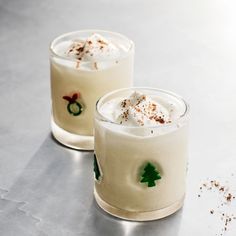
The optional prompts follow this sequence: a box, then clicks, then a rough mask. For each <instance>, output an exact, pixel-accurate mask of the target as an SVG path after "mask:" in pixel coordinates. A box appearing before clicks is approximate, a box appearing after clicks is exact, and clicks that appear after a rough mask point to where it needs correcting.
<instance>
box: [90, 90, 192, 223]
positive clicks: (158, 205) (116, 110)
mask: <svg viewBox="0 0 236 236" xmlns="http://www.w3.org/2000/svg"><path fill="white" fill-rule="evenodd" d="M96 109H97V110H96V117H95V155H94V171H95V198H96V200H97V202H98V204H99V205H100V206H101V207H102V208H103V209H104V210H105V211H107V212H108V213H110V214H112V215H115V216H118V217H120V218H124V219H129V220H140V221H145V220H153V219H158V218H162V217H165V216H167V215H170V214H172V213H174V212H175V211H177V210H178V209H179V208H181V206H182V205H183V200H184V195H185V179H186V168H187V155H188V153H187V146H188V105H187V104H186V102H185V101H184V100H183V99H182V98H180V97H179V96H177V95H175V94H172V93H169V92H166V91H163V90H158V89H151V88H130V89H121V90H117V91H114V92H111V93H109V94H107V95H105V96H104V97H102V98H101V99H100V100H99V102H98V103H97V107H96Z"/></svg>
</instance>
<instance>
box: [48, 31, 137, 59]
mask: <svg viewBox="0 0 236 236" xmlns="http://www.w3.org/2000/svg"><path fill="white" fill-rule="evenodd" d="M86 32H87V33H89V32H91V33H101V34H102V33H108V34H110V35H115V36H119V37H121V38H123V39H124V40H126V41H127V42H128V43H129V48H128V50H127V52H125V53H124V54H123V55H122V56H119V57H117V58H115V59H107V60H106V59H102V60H99V61H100V62H107V61H111V60H119V59H123V58H126V57H128V56H129V54H130V53H131V52H133V49H134V42H133V41H132V40H131V39H129V38H128V37H126V36H125V35H123V34H120V33H118V32H113V31H109V30H100V29H86V30H75V31H70V32H67V33H64V34H60V35H58V36H57V37H55V38H54V39H53V40H52V41H51V43H50V45H49V52H50V53H51V55H53V56H55V57H57V58H60V59H63V60H67V61H70V62H77V61H78V60H77V59H75V58H69V57H66V56H62V55H59V54H58V53H56V52H55V50H54V45H55V44H56V42H57V41H59V40H60V39H63V38H65V37H68V36H70V35H73V34H76V33H86ZM81 63H83V61H81ZM84 63H88V62H86V61H84Z"/></svg>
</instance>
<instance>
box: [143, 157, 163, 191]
mask: <svg viewBox="0 0 236 236" xmlns="http://www.w3.org/2000/svg"><path fill="white" fill-rule="evenodd" d="M141 177H142V179H141V180H140V182H141V183H145V182H147V185H148V187H154V186H156V183H155V181H156V180H159V179H161V176H160V173H159V172H158V171H157V170H156V167H155V166H154V165H153V164H151V163H150V162H148V163H147V165H146V166H145V167H144V173H143V174H142V176H141Z"/></svg>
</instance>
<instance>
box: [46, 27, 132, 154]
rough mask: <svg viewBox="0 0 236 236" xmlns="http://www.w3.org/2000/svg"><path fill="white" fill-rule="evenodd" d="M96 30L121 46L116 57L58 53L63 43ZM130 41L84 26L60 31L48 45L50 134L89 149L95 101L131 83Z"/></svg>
mask: <svg viewBox="0 0 236 236" xmlns="http://www.w3.org/2000/svg"><path fill="white" fill-rule="evenodd" d="M94 33H96V34H100V35H102V36H103V37H104V38H106V39H108V40H109V41H110V42H115V43H116V44H117V45H119V47H120V48H122V49H124V50H123V52H122V53H120V55H119V56H118V57H117V58H109V57H108V58H104V57H102V59H101V60H97V61H96V64H95V65H96V69H90V68H92V66H93V65H92V63H93V64H94V62H92V61H91V62H90V61H80V62H79V63H80V64H79V65H80V66H79V67H78V60H76V59H73V58H70V57H67V56H66V54H65V53H64V54H63V53H61V51H60V50H61V49H62V48H63V47H64V46H65V45H69V43H71V42H73V41H76V40H78V39H86V38H88V37H90V36H91V35H92V34H94ZM133 56H134V44H133V42H132V41H131V40H130V39H128V38H127V37H125V36H123V35H121V34H118V33H115V32H108V31H101V30H84V31H76V32H70V33H67V34H63V35H61V36H59V37H57V38H56V39H54V40H53V41H52V43H51V45H50V71H51V101H52V119H51V126H52V134H53V136H54V137H55V138H56V139H57V140H58V141H59V142H60V143H62V144H64V145H66V146H68V147H72V148H75V149H80V150H93V149H94V138H93V118H94V111H95V104H96V101H97V100H98V99H99V98H100V97H101V96H102V95H104V94H106V93H107V92H110V91H112V90H114V89H119V88H124V87H130V86H131V85H132V83H133Z"/></svg>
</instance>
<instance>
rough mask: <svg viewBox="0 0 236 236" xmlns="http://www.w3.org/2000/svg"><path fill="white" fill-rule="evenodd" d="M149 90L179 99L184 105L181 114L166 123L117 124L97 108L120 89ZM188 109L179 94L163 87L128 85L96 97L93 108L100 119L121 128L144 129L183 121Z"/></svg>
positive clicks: (167, 125)
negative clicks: (146, 124) (147, 124)
mask: <svg viewBox="0 0 236 236" xmlns="http://www.w3.org/2000/svg"><path fill="white" fill-rule="evenodd" d="M141 89H143V90H150V91H156V92H161V93H164V94H167V95H170V96H172V97H174V98H176V99H178V100H179V101H182V103H183V104H184V106H185V110H184V112H183V114H181V115H180V116H179V117H178V118H176V119H175V120H174V121H173V122H171V123H166V124H161V125H159V124H157V125H150V126H126V125H124V124H119V123H116V122H114V121H112V120H110V119H108V118H107V117H105V116H104V115H103V114H102V113H101V112H100V111H99V109H98V106H99V105H100V103H101V102H102V101H103V100H104V99H106V98H107V97H109V96H111V95H112V94H115V93H119V92H122V91H128V90H141ZM189 111H190V106H189V104H188V103H187V102H186V101H185V100H184V99H183V98H182V97H181V96H179V95H177V94H176V93H173V92H171V91H168V90H165V89H159V88H153V87H130V88H122V89H117V90H113V91H111V92H109V93H107V94H105V95H103V96H102V97H100V98H99V99H98V101H97V102H96V108H95V112H96V113H97V114H98V115H99V116H100V117H101V118H102V121H105V122H109V123H111V124H113V125H117V126H119V127H122V128H128V129H129V128H131V129H145V128H152V129H157V128H167V127H171V126H173V125H176V124H177V123H179V122H181V121H183V120H184V119H185V118H186V117H187V116H188V115H189ZM95 119H97V117H96V116H95Z"/></svg>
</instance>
